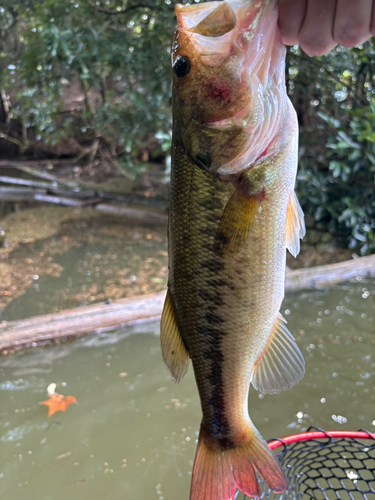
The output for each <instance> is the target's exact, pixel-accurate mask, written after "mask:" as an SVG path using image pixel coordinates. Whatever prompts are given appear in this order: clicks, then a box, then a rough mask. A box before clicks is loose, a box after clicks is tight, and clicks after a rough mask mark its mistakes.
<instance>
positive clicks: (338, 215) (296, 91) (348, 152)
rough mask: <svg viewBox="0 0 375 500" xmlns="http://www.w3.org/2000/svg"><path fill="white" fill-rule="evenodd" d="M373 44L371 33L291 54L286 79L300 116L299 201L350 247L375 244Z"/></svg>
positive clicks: (365, 249) (371, 247)
mask: <svg viewBox="0 0 375 500" xmlns="http://www.w3.org/2000/svg"><path fill="white" fill-rule="evenodd" d="M374 62H375V51H374V44H373V41H371V42H368V43H366V44H364V45H363V47H359V48H355V49H344V48H343V47H337V49H335V50H333V51H332V52H331V53H330V54H328V55H327V56H325V57H320V58H311V57H308V56H306V54H303V53H302V52H301V51H300V50H299V49H298V48H297V47H295V48H292V49H291V50H290V52H289V58H288V74H289V80H288V87H289V93H290V97H291V99H292V101H293V103H294V105H295V107H296V110H297V113H298V117H299V121H300V129H301V133H300V142H301V146H300V169H299V173H298V179H297V190H298V191H299V195H300V199H301V202H302V206H303V208H304V210H305V212H306V213H308V214H311V215H313V217H314V218H315V220H316V221H318V222H319V225H320V227H321V228H322V229H324V230H328V231H330V232H331V233H332V234H335V235H341V236H342V237H343V239H344V241H346V242H347V244H348V245H349V248H352V249H355V248H357V249H359V251H360V253H361V254H363V255H365V254H368V253H371V252H374V251H375V238H374V230H375V133H374V126H373V124H374V118H375V96H374V94H375V91H374V90H373V85H374V83H373V82H374V76H375V75H374V68H375V66H374Z"/></svg>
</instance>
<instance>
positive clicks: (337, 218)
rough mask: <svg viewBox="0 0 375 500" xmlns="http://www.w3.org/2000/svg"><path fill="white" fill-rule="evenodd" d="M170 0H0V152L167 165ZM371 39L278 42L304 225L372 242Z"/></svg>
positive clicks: (374, 54) (362, 245) (133, 170)
mask: <svg viewBox="0 0 375 500" xmlns="http://www.w3.org/2000/svg"><path fill="white" fill-rule="evenodd" d="M175 3H177V2H176V1H175V0H143V1H142V2H140V1H136V0H128V1H127V0H123V1H121V0H117V1H112V0H97V1H96V0H85V1H80V0H17V2H15V1H14V0H3V1H2V3H1V6H0V92H1V99H0V152H1V157H2V158H8V159H12V158H13V159H15V158H23V159H36V158H37V159H39V158H64V157H65V158H72V159H75V160H76V161H77V160H79V161H81V162H87V163H90V164H91V165H93V167H94V168H95V167H96V166H98V168H99V165H100V162H102V161H106V162H109V163H110V164H111V165H113V166H114V167H115V169H117V170H118V171H120V170H121V171H123V172H124V173H125V174H126V175H128V176H130V177H131V176H135V175H137V174H138V173H139V172H141V171H142V169H144V168H147V163H148V162H150V161H152V162H160V163H164V164H165V165H166V169H168V162H169V150H170V143H171V84H170V82H171V70H170V42H171V36H172V33H173V29H174V25H175V19H174V4H175ZM374 48H375V47H374V42H373V40H372V41H370V42H367V43H365V44H364V45H363V46H360V47H358V48H355V49H344V48H342V47H338V48H336V49H335V50H333V51H332V52H331V53H330V54H329V55H327V56H324V57H309V56H307V55H306V54H304V53H303V52H301V51H300V50H299V48H298V47H294V48H291V49H290V50H289V51H288V59H287V86H288V93H289V95H290V98H291V99H292V101H293V104H294V106H295V108H296V110H297V113H298V118H299V123H300V129H301V133H300V167H299V174H298V185H297V192H298V195H299V198H300V200H301V204H302V206H303V208H304V210H305V212H306V213H307V214H309V215H310V216H311V218H313V219H314V221H315V222H314V224H315V227H318V228H319V229H321V230H324V231H329V232H330V233H332V234H333V235H335V237H337V238H339V239H341V241H342V242H343V243H344V244H345V245H349V248H352V249H354V251H356V252H358V253H361V254H363V255H364V254H368V253H373V252H374V251H375V238H374V231H375V189H374V187H375V184H374V177H375V130H374V119H375V83H374V73H375V51H374Z"/></svg>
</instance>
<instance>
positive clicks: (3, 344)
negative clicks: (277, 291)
mask: <svg viewBox="0 0 375 500" xmlns="http://www.w3.org/2000/svg"><path fill="white" fill-rule="evenodd" d="M357 276H375V255H370V256H369V257H361V258H358V259H353V260H349V261H345V262H339V263H338V264H332V265H331V264H330V265H325V266H319V267H312V268H309V269H296V270H294V271H289V272H288V273H287V275H286V280H285V289H286V291H288V292H293V291H299V290H306V289H312V288H328V287H330V286H332V285H334V284H337V283H339V282H341V281H345V280H348V279H351V278H355V277H357ZM164 298H165V292H161V293H158V294H155V295H147V296H141V297H134V298H131V299H120V300H115V301H113V302H111V301H108V302H103V303H100V304H93V305H91V306H86V307H79V308H77V309H73V310H68V311H62V312H60V313H56V314H47V315H45V316H36V317H34V318H30V319H24V320H20V321H10V322H6V321H3V322H2V323H0V352H3V353H6V352H8V351H9V350H14V349H19V348H21V347H30V346H35V345H38V344H46V343H50V342H53V341H63V340H66V339H68V338H70V337H75V336H79V335H83V334H86V333H92V332H100V331H109V330H115V329H117V328H120V327H122V326H126V325H130V324H134V323H136V322H141V321H143V322H144V321H152V320H156V319H158V318H160V315H161V312H162V308H163V303H164Z"/></svg>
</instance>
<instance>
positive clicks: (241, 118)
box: [203, 104, 250, 128]
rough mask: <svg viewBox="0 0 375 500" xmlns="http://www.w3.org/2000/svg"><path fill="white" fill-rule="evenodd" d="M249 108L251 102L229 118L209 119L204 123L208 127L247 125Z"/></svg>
mask: <svg viewBox="0 0 375 500" xmlns="http://www.w3.org/2000/svg"><path fill="white" fill-rule="evenodd" d="M249 110H250V104H246V106H244V107H243V108H241V109H240V110H239V111H237V113H235V114H234V115H232V116H229V117H228V118H223V119H222V120H217V121H207V122H204V123H203V125H205V126H206V127H215V128H224V127H230V126H233V125H235V126H245V125H246V124H247V122H248V118H249Z"/></svg>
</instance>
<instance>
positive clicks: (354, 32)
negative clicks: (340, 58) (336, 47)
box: [333, 0, 372, 47]
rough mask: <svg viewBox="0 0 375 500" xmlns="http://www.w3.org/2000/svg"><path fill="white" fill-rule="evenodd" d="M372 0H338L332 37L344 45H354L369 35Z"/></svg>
mask: <svg viewBox="0 0 375 500" xmlns="http://www.w3.org/2000/svg"><path fill="white" fill-rule="evenodd" d="M371 14H372V0H356V1H355V2H353V0H338V1H337V6H336V16H335V23H334V27H333V38H334V40H335V42H336V43H339V44H340V45H343V46H344V47H355V46H356V45H359V44H360V43H363V42H365V41H366V40H368V39H369V38H370V37H371V31H370V29H371Z"/></svg>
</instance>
